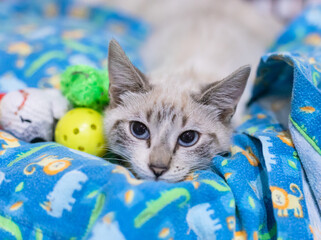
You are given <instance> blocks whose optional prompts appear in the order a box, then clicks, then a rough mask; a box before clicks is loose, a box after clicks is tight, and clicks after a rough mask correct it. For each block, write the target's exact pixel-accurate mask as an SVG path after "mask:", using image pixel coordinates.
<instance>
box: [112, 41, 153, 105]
mask: <svg viewBox="0 0 321 240" xmlns="http://www.w3.org/2000/svg"><path fill="white" fill-rule="evenodd" d="M108 74H109V98H110V106H111V107H115V106H117V105H119V104H121V103H122V98H121V96H122V95H123V94H126V93H128V92H134V93H144V92H148V91H149V90H151V86H150V84H149V82H148V80H147V78H146V77H145V75H144V74H143V73H142V72H141V71H139V69H138V68H136V67H135V66H134V65H133V64H132V63H131V62H130V60H129V58H128V57H127V56H126V54H125V52H124V50H123V49H122V48H121V46H120V45H119V43H118V42H117V41H116V40H114V39H113V40H111V41H110V43H109V48H108Z"/></svg>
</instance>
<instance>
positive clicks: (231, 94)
mask: <svg viewBox="0 0 321 240" xmlns="http://www.w3.org/2000/svg"><path fill="white" fill-rule="evenodd" d="M250 72H251V67H250V66H249V65H246V66H243V67H241V68H239V69H237V70H236V71H235V72H233V73H232V74H231V75H229V76H228V77H226V78H224V79H223V80H221V81H218V82H214V83H211V84H209V85H207V86H205V87H204V88H203V89H202V90H201V93H200V94H198V95H197V96H196V101H197V102H198V103H200V104H202V105H208V106H213V107H214V109H217V111H218V112H217V111H216V114H218V116H219V119H220V120H221V121H223V122H228V121H229V120H230V119H231V118H232V116H233V114H234V112H235V109H236V106H237V104H238V102H239V100H240V98H241V96H242V93H243V91H244V89H245V86H246V82H247V80H248V78H249V75H250Z"/></svg>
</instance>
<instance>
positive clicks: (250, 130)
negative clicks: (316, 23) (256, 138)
mask: <svg viewBox="0 0 321 240" xmlns="http://www.w3.org/2000/svg"><path fill="white" fill-rule="evenodd" d="M258 129H259V128H258V127H250V128H248V129H246V131H247V132H248V133H249V134H250V135H253V134H254V133H256V132H257V130H258Z"/></svg>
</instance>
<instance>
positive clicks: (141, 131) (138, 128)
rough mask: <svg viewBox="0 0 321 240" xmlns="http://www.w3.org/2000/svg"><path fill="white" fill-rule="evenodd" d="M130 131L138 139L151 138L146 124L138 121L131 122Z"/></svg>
mask: <svg viewBox="0 0 321 240" xmlns="http://www.w3.org/2000/svg"><path fill="white" fill-rule="evenodd" d="M130 131H131V133H132V134H133V136H134V137H136V138H138V139H144V140H146V139H149V136H150V134H149V130H148V128H147V127H146V126H145V124H143V123H141V122H137V121H133V122H131V123H130Z"/></svg>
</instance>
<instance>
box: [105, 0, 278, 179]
mask: <svg viewBox="0 0 321 240" xmlns="http://www.w3.org/2000/svg"><path fill="white" fill-rule="evenodd" d="M108 3H109V4H111V5H114V6H115V7H121V8H122V9H123V10H124V11H129V12H130V13H132V14H134V15H136V16H140V17H142V18H143V19H145V20H146V21H148V22H150V23H151V25H152V27H153V32H152V34H151V35H150V37H149V39H148V40H147V42H146V44H145V45H144V46H143V48H142V57H143V62H144V65H145V66H146V70H147V71H146V72H147V75H146V76H144V75H143V74H141V73H140V72H139V71H138V70H136V69H135V68H134V67H133V66H132V65H131V63H130V62H129V61H128V59H126V57H125V56H124V53H122V50H121V49H120V48H119V47H118V46H117V44H114V46H113V47H112V48H113V49H112V51H111V49H110V51H109V52H110V53H111V52H112V56H109V74H110V83H111V90H110V95H111V98H112V100H111V105H110V107H109V108H108V110H107V111H106V117H105V128H106V129H105V131H106V134H107V136H108V140H109V144H110V148H111V149H112V150H113V151H114V152H116V153H118V154H120V155H122V156H123V157H124V158H125V159H126V160H127V161H128V162H129V163H130V165H131V167H132V170H133V172H134V173H135V174H136V175H137V176H138V177H141V178H145V179H155V175H154V174H153V172H152V171H151V168H150V164H151V163H153V161H155V156H157V157H158V160H157V161H158V162H162V163H164V162H167V163H169V164H168V166H167V167H168V170H166V172H165V173H164V174H162V175H161V176H160V177H158V178H156V179H161V180H166V181H171V182H175V181H180V180H182V179H184V177H185V176H186V175H187V174H188V173H190V172H191V171H193V170H195V169H202V168H206V167H208V166H209V165H210V161H211V158H212V157H213V156H214V155H215V154H218V153H220V152H222V151H226V150H227V149H228V146H229V141H230V140H229V139H230V134H231V131H232V127H231V125H230V124H229V123H228V119H229V115H230V114H232V110H231V109H234V107H235V106H236V104H237V102H238V101H239V97H240V95H241V94H242V92H243V89H244V86H245V83H246V79H247V74H248V68H243V69H241V70H239V71H238V72H235V73H234V74H233V75H231V76H230V77H229V78H230V79H234V81H235V84H234V83H232V82H228V84H225V86H224V87H222V88H219V89H215V87H213V86H214V85H215V84H214V85H210V84H211V83H212V84H213V83H215V82H218V81H220V80H221V79H223V78H224V77H226V76H228V75H229V74H230V73H231V72H233V71H234V70H235V69H237V68H238V67H240V66H242V65H245V64H251V65H252V69H254V71H252V75H251V78H252V79H253V76H254V74H255V68H256V66H257V64H258V62H259V58H260V56H261V55H262V54H263V52H264V49H265V48H266V47H267V46H268V45H269V43H270V42H271V41H272V39H273V38H274V37H275V33H276V32H277V31H278V30H279V28H280V25H279V24H278V23H276V22H275V21H274V20H273V19H271V18H268V17H264V16H260V15H258V14H257V13H256V12H255V11H254V10H253V9H252V8H251V7H250V6H248V5H246V4H244V3H243V2H240V1H237V0H228V1H223V0H216V1H214V0H199V1H196V0H154V1H150V0H149V1H148V0H137V1H122V0H117V1H112V0H111V1H108ZM244 71H245V72H244ZM251 82H252V80H251V81H250V83H251ZM204 86H207V87H205V88H204ZM250 86H251V84H248V90H246V93H245V94H244V98H243V100H241V104H240V105H239V110H238V113H237V114H235V117H234V118H235V120H236V122H237V123H239V122H240V112H242V110H243V109H244V106H245V102H246V100H247V99H248V97H249V95H250ZM217 93H218V94H217ZM207 95H208V96H207ZM202 96H203V100H204V99H205V101H202V100H201V98H202ZM223 107H225V108H226V109H227V110H229V111H227V112H224V111H223V110H222V109H224V108H223ZM169 109H171V110H169ZM223 112H224V113H223ZM148 113H150V115H151V116H150V117H148ZM174 115H175V118H174ZM160 116H164V117H163V118H162V120H161V121H160ZM222 116H223V117H222ZM186 118H187V119H188V120H187V123H186V125H184V124H183V123H184V119H186ZM133 121H139V122H141V123H143V124H145V125H146V126H147V127H148V129H149V131H150V139H149V140H150V143H148V141H144V140H139V139H137V138H135V137H134V136H133V134H132V133H131V132H130V124H131V122H133ZM187 130H195V131H197V132H199V133H200V139H199V141H198V142H197V143H196V144H195V145H194V146H192V147H189V148H184V147H179V148H178V150H177V151H176V148H177V141H178V137H179V136H180V134H182V133H183V132H184V131H187ZM164 159H165V160H166V161H165V160H164ZM157 161H156V162H157Z"/></svg>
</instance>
